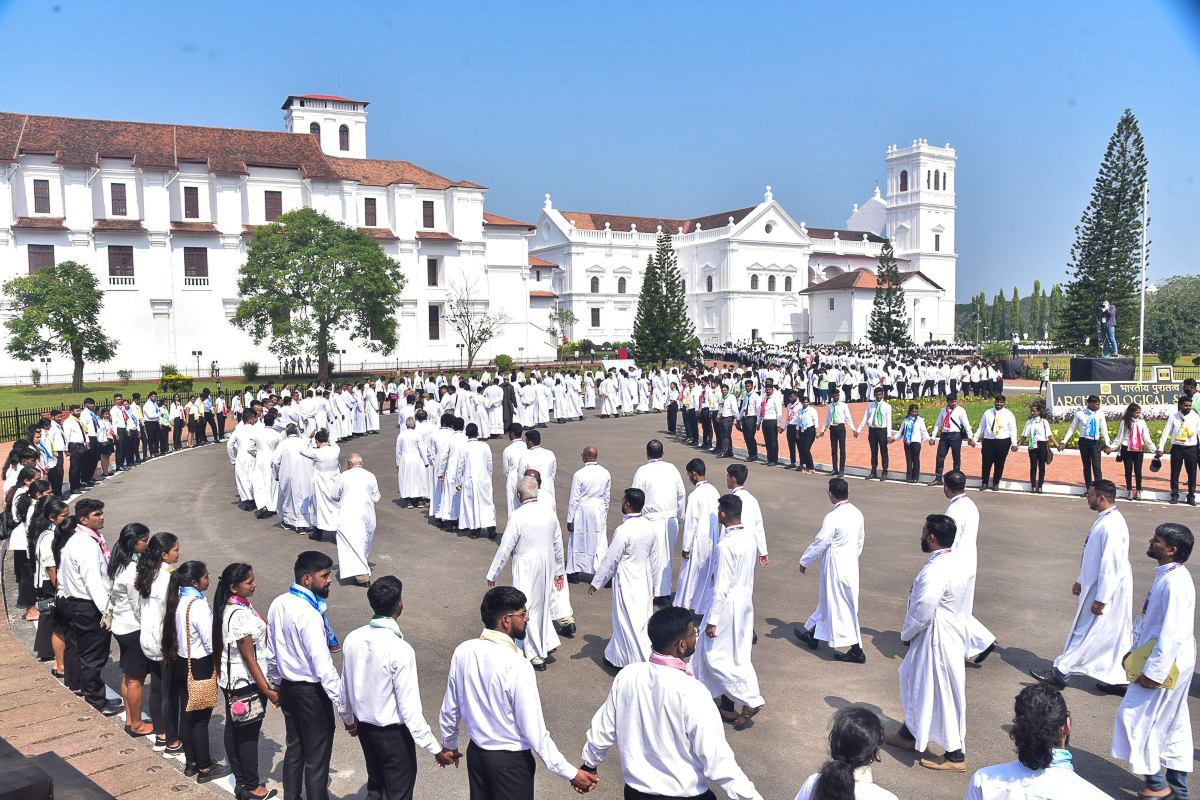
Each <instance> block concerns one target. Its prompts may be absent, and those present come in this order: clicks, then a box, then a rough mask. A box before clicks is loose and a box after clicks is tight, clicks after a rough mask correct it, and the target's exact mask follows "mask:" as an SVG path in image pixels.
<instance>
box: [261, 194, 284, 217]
mask: <svg viewBox="0 0 1200 800" xmlns="http://www.w3.org/2000/svg"><path fill="white" fill-rule="evenodd" d="M263 212H264V213H263V217H264V218H265V219H266V220H267V222H274V221H275V220H276V219H278V218H279V215H280V214H282V213H283V192H264V193H263Z"/></svg>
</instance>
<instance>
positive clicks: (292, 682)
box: [267, 550, 357, 800]
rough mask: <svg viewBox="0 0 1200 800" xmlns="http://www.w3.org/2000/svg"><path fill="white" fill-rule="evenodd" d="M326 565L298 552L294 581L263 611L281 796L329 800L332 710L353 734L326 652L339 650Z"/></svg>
mask: <svg viewBox="0 0 1200 800" xmlns="http://www.w3.org/2000/svg"><path fill="white" fill-rule="evenodd" d="M332 567H333V559H332V558H330V557H329V556H327V555H325V554H324V553H322V552H320V551H318V550H305V551H304V552H302V553H300V554H299V555H298V556H296V562H295V564H294V566H293V568H292V571H293V574H294V577H295V581H296V582H295V583H293V584H292V586H291V588H290V589H288V591H287V593H285V594H281V595H280V596H279V597H276V598H275V600H274V601H273V602H272V603H271V609H270V611H268V612H267V628H268V630H269V640H270V642H271V648H270V652H269V653H268V654H267V681H268V682H269V683H270V684H271V686H272V687H273V688H274V689H275V691H277V692H279V707H280V709H281V710H282V711H283V725H284V730H285V732H286V734H285V735H286V736H287V749H286V750H285V751H284V754H283V796H284V797H285V798H299V797H300V796H301V794H303V796H304V797H305V798H307V800H329V760H330V758H332V756H333V732H334V727H335V726H334V716H333V715H334V711H335V709H336V711H337V714H338V716H339V717H341V720H342V723H343V724H344V725H345V726H346V731H347V732H348V733H349V734H350V735H351V736H354V735H356V734H357V727H356V726H355V723H354V716H353V715H352V714H351V713H350V711H349V710H348V709H347V708H346V706H345V703H344V700H343V695H342V679H341V678H340V677H338V673H337V669H335V668H334V666H333V657H332V656H331V653H333V652H337V651H338V650H340V649H341V646H340V644H339V643H338V640H337V636H336V635H335V634H334V632H333V627H332V626H331V625H330V624H329V619H328V617H327V616H326V615H325V607H326V604H325V601H326V599H327V598H328V597H329V586H330V584H332V583H333V575H332V572H331V570H332Z"/></svg>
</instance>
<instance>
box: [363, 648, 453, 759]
mask: <svg viewBox="0 0 1200 800" xmlns="http://www.w3.org/2000/svg"><path fill="white" fill-rule="evenodd" d="M396 630H399V628H397V629H396ZM342 653H343V657H342V686H343V689H342V691H343V697H344V698H345V704H346V710H347V711H348V712H350V713H351V714H353V715H354V718H355V719H356V720H358V721H359V722H365V723H367V724H368V725H377V726H379V727H385V726H388V725H405V726H407V727H408V732H409V733H410V734H412V737H413V741H414V742H416V744H417V745H418V746H420V747H423V748H424V749H426V750H428V751H429V752H430V753H433V754H434V755H437V754H438V753H439V752H441V749H442V747H441V745H439V744H438V743H437V740H436V739H434V738H433V733H432V732H431V731H430V730H429V725H428V724H427V723H426V722H425V715H424V713H423V712H422V711H421V693H420V691H419V690H418V686H417V656H416V653H414V652H413V649H412V645H410V644H409V643H408V642H406V641H404V640H403V639H402V638H400V637H399V636H397V635H396V633H394V632H393V631H392V630H389V629H388V628H373V627H371V626H370V625H364V626H363V627H361V628H358V629H356V630H353V631H351V632H350V635H349V636H347V637H346V643H345V644H344V645H343V647H342Z"/></svg>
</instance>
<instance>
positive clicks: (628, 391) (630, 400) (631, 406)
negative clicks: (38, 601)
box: [617, 370, 637, 416]
mask: <svg viewBox="0 0 1200 800" xmlns="http://www.w3.org/2000/svg"><path fill="white" fill-rule="evenodd" d="M617 388H618V389H619V390H620V392H621V414H622V416H629V415H630V414H632V413H633V412H634V411H635V410H636V409H637V382H636V381H635V380H634V379H633V378H631V377H629V375H628V374H627V373H626V372H625V371H624V370H621V378H620V380H619V382H618V387H617Z"/></svg>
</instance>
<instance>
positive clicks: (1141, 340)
mask: <svg viewBox="0 0 1200 800" xmlns="http://www.w3.org/2000/svg"><path fill="white" fill-rule="evenodd" d="M1149 205H1150V182H1149V181H1147V182H1145V183H1143V184H1142V318H1141V323H1140V326H1141V327H1140V330H1139V332H1138V381H1139V382H1141V381H1142V380H1143V379H1144V373H1143V369H1144V368H1145V364H1146V225H1147V219H1146V215H1147V210H1148V207H1149Z"/></svg>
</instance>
